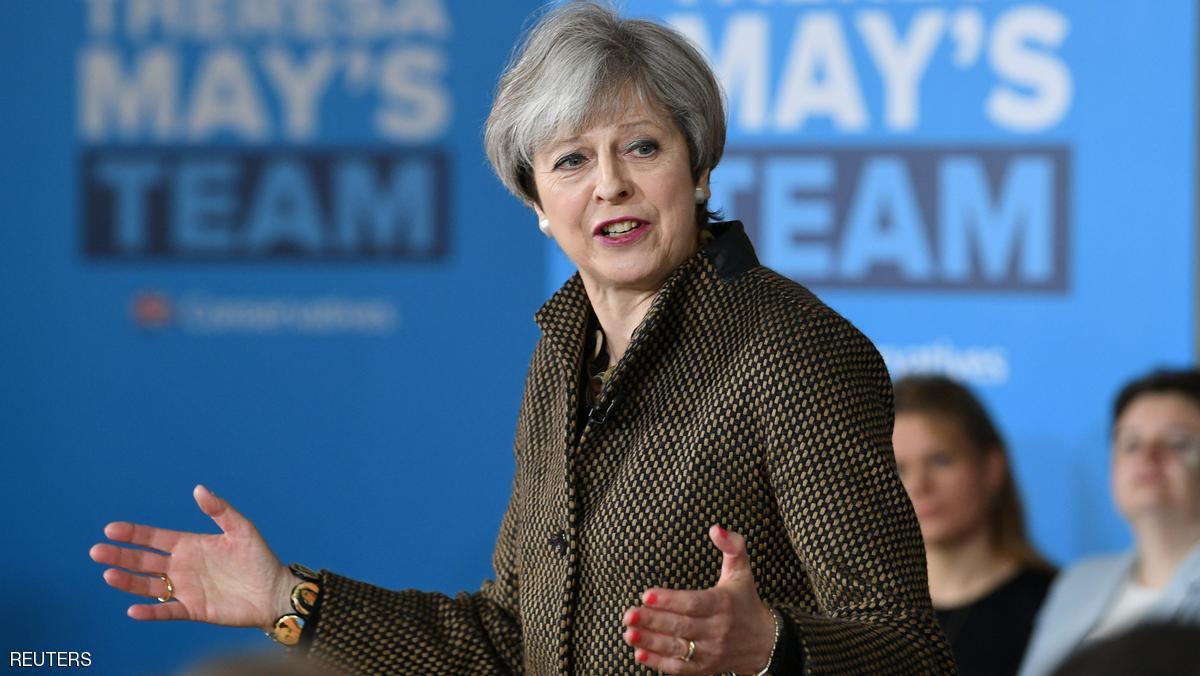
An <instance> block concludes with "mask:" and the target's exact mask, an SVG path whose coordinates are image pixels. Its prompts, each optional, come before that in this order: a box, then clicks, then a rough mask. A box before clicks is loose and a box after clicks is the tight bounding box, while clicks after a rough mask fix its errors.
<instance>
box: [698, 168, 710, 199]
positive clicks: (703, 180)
mask: <svg viewBox="0 0 1200 676" xmlns="http://www.w3.org/2000/svg"><path fill="white" fill-rule="evenodd" d="M709 171H710V170H709V169H705V170H704V171H702V172H700V178H699V179H697V180H696V187H697V188H698V189H702V190H704V194H705V195H707V196H708V197H712V190H710V189H709V187H708V174H709Z"/></svg>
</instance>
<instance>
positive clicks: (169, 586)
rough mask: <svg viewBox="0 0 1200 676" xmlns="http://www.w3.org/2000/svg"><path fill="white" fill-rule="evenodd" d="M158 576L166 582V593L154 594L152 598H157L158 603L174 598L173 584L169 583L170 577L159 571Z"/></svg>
mask: <svg viewBox="0 0 1200 676" xmlns="http://www.w3.org/2000/svg"><path fill="white" fill-rule="evenodd" d="M158 577H159V579H160V580H162V581H163V582H165V583H166V584H167V595H166V596H156V597H154V598H156V599H158V602H159V603H166V602H167V601H170V600H171V599H173V598H175V585H173V584H171V578H169V577H167V574H166V573H160V574H159V576H158Z"/></svg>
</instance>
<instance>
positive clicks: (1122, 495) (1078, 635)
mask: <svg viewBox="0 0 1200 676" xmlns="http://www.w3.org/2000/svg"><path fill="white" fill-rule="evenodd" d="M1112 491H1113V498H1114V500H1115V502H1116V506H1117V511H1119V512H1120V513H1121V516H1122V517H1124V519H1125V521H1127V522H1128V523H1129V526H1130V528H1131V529H1132V530H1133V540H1134V549H1133V551H1130V552H1124V553H1122V554H1118V555H1110V556H1101V557H1096V558H1092V559H1088V560H1085V561H1082V562H1080V563H1077V564H1075V565H1073V566H1071V567H1070V568H1068V569H1067V570H1066V571H1065V572H1064V573H1063V575H1062V577H1061V578H1060V579H1059V580H1058V581H1057V582H1055V584H1054V588H1053V589H1052V590H1051V593H1050V597H1049V598H1048V599H1047V601H1046V607H1045V608H1043V609H1042V612H1041V614H1040V615H1039V616H1038V620H1037V629H1036V631H1035V633H1034V636H1033V640H1032V641H1031V642H1030V645H1029V654H1028V655H1027V656H1026V658H1025V662H1024V664H1023V665H1022V667H1021V673H1022V674H1023V675H1028V676H1033V675H1041V674H1047V673H1049V672H1050V671H1051V670H1052V669H1054V668H1055V666H1056V665H1057V664H1058V663H1059V662H1061V661H1062V660H1063V659H1064V658H1065V657H1067V656H1068V655H1069V654H1070V653H1072V652H1073V651H1074V650H1076V649H1077V648H1078V647H1080V646H1081V645H1082V644H1084V643H1085V642H1091V641H1093V640H1096V639H1102V638H1106V637H1109V636H1112V635H1114V634H1117V633H1119V632H1121V631H1122V630H1125V629H1128V628H1130V627H1132V626H1134V625H1136V624H1138V623H1140V622H1145V621H1172V622H1178V623H1189V624H1194V623H1196V622H1197V620H1200V371H1196V370H1186V371H1156V372H1154V373H1151V374H1149V375H1147V376H1145V377H1143V378H1139V379H1137V380H1134V381H1133V382H1131V383H1129V384H1128V385H1126V386H1125V387H1124V388H1123V389H1122V390H1121V392H1120V394H1118V395H1117V399H1116V402H1115V403H1114V405H1113V428H1112ZM1180 673H1183V672H1180Z"/></svg>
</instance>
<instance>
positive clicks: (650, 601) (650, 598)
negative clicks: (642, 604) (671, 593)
mask: <svg viewBox="0 0 1200 676" xmlns="http://www.w3.org/2000/svg"><path fill="white" fill-rule="evenodd" d="M655 603H658V594H655V593H654V592H646V605H648V606H652V605H654V604H655Z"/></svg>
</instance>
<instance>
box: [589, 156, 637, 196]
mask: <svg viewBox="0 0 1200 676" xmlns="http://www.w3.org/2000/svg"><path fill="white" fill-rule="evenodd" d="M599 164H600V171H599V175H598V176H597V178H596V188H595V197H596V200H597V201H599V202H622V201H624V200H626V199H629V196H630V195H632V194H633V184H632V182H631V181H630V180H629V176H628V174H627V173H626V167H625V166H624V164H623V163H622V162H621V161H620V160H619V159H618V158H615V157H608V156H601V157H600V162H599Z"/></svg>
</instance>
